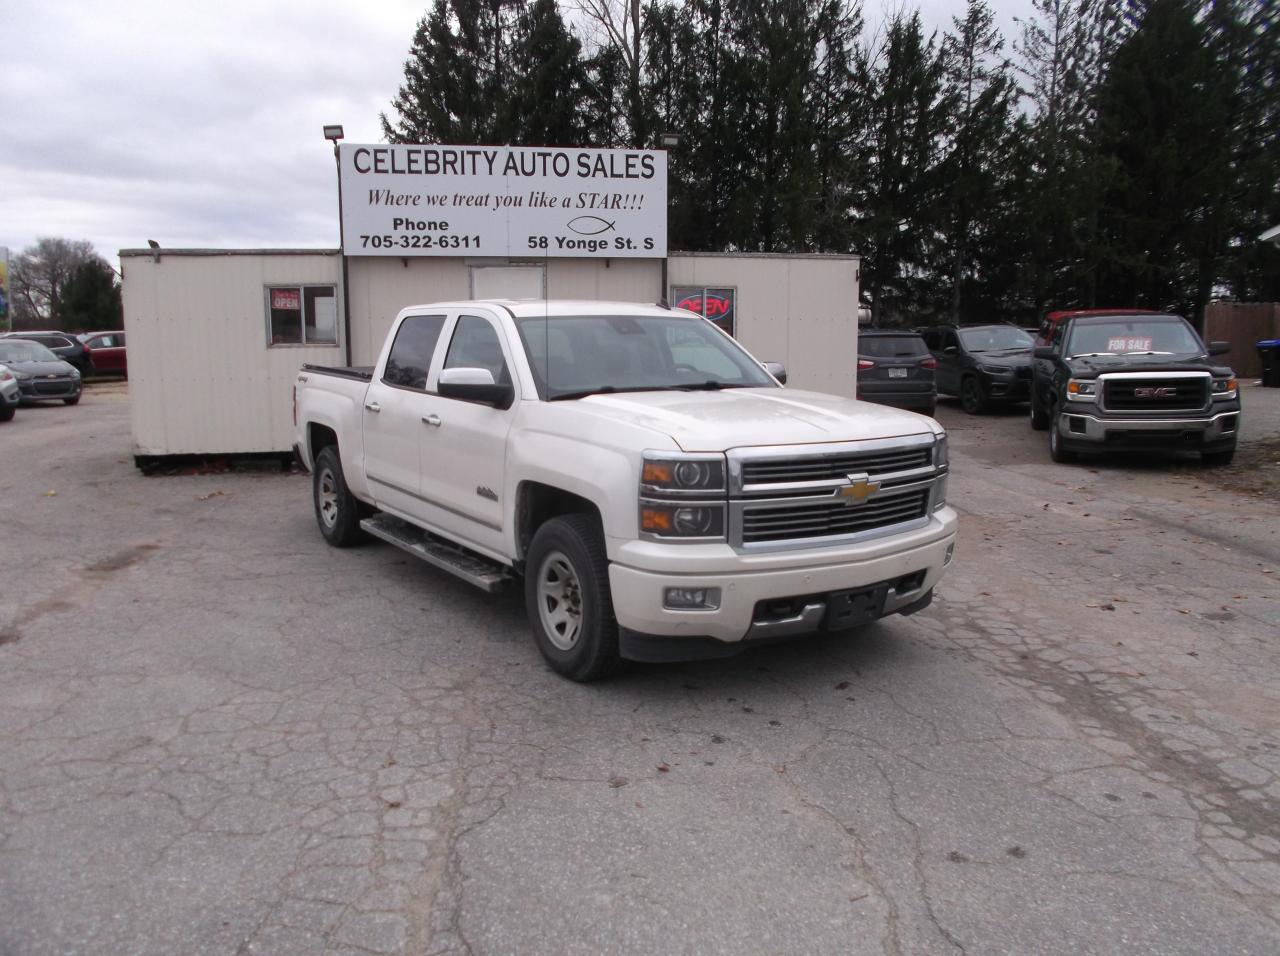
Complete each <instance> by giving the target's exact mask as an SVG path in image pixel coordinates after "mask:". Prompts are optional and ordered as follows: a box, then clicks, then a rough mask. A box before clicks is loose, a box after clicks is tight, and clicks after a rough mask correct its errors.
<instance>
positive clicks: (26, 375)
mask: <svg viewBox="0 0 1280 956" xmlns="http://www.w3.org/2000/svg"><path fill="white" fill-rule="evenodd" d="M13 377H14V378H16V379H17V380H18V381H19V382H29V381H31V373H30V372H14V373H13Z"/></svg>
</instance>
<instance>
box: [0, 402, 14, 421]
mask: <svg viewBox="0 0 1280 956" xmlns="http://www.w3.org/2000/svg"><path fill="white" fill-rule="evenodd" d="M17 409H18V406H17V405H10V404H9V403H8V402H6V401H0V422H11V421H13V413H14V412H15V411H17Z"/></svg>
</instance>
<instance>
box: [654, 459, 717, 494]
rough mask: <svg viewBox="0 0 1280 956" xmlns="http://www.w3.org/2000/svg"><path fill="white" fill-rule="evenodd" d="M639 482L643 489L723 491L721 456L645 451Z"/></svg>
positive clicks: (661, 490) (660, 490) (659, 490)
mask: <svg viewBox="0 0 1280 956" xmlns="http://www.w3.org/2000/svg"><path fill="white" fill-rule="evenodd" d="M640 485H641V486H642V487H643V488H644V490H645V491H656V492H671V491H676V492H691V493H698V492H716V491H724V490H725V482H724V455H687V456H686V455H672V454H669V453H666V454H662V455H661V457H659V456H658V455H655V456H654V457H650V456H649V454H648V453H646V454H645V459H644V467H643V470H642V472H641V474H640Z"/></svg>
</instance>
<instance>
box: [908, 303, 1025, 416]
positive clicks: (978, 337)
mask: <svg viewBox="0 0 1280 956" xmlns="http://www.w3.org/2000/svg"><path fill="white" fill-rule="evenodd" d="M923 335H924V340H925V344H927V345H928V346H929V351H930V352H931V353H932V354H933V357H934V358H935V359H937V360H938V369H937V379H938V391H939V392H940V393H942V394H945V395H954V396H956V397H958V398H959V399H960V405H961V406H962V407H963V408H964V410H965V411H966V412H968V413H969V414H970V415H980V414H982V413H983V412H986V411H988V410H989V409H990V408H991V406H992V404H994V403H996V402H1025V401H1026V400H1027V394H1028V389H1029V386H1030V383H1031V349H1032V347H1033V345H1034V344H1035V340H1034V339H1032V337H1031V336H1030V335H1028V334H1027V333H1026V332H1024V331H1023V330H1022V329H1020V328H1018V327H1017V326H1016V325H1006V324H1003V323H997V324H993V325H971V326H960V327H957V326H954V325H936V326H932V327H929V328H926V329H924V330H923Z"/></svg>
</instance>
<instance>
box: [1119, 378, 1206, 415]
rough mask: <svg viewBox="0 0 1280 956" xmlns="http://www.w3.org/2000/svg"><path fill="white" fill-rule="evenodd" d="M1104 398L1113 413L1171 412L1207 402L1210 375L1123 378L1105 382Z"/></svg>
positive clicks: (1204, 406) (1197, 407)
mask: <svg viewBox="0 0 1280 956" xmlns="http://www.w3.org/2000/svg"><path fill="white" fill-rule="evenodd" d="M1103 401H1104V403H1105V407H1106V409H1107V410H1108V411H1113V412H1172V411H1188V410H1192V409H1202V408H1206V407H1208V405H1209V377H1208V376H1204V377H1196V378H1160V377H1159V376H1152V377H1151V378H1126V379H1112V380H1109V381H1107V382H1106V383H1105V385H1104V388H1103Z"/></svg>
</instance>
